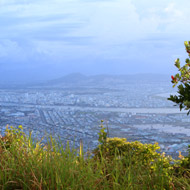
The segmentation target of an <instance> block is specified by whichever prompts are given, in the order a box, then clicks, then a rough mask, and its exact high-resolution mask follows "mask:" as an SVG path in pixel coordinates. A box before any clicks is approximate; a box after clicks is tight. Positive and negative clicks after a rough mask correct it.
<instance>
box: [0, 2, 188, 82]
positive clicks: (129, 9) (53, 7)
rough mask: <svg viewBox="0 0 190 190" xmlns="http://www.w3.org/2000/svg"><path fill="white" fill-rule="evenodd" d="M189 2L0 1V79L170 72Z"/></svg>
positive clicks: (179, 52)
mask: <svg viewBox="0 0 190 190" xmlns="http://www.w3.org/2000/svg"><path fill="white" fill-rule="evenodd" d="M189 7H190V1H189V0H180V1H179V0H159V1H156V0H30V1H29V0H0V79H1V80H13V79H14V80H34V79H35V80H38V79H51V78H58V77H61V76H63V75H66V74H69V73H73V72H80V73H83V74H86V75H91V74H103V73H105V74H135V73H163V74H172V73H174V74H175V72H177V70H176V69H175V67H174V61H175V59H176V58H178V57H179V58H181V60H182V62H183V61H184V60H185V58H186V57H187V54H186V53H185V48H184V44H183V43H184V41H185V40H189V34H190V25H189Z"/></svg>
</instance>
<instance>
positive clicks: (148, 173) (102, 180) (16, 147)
mask: <svg viewBox="0 0 190 190" xmlns="http://www.w3.org/2000/svg"><path fill="white" fill-rule="evenodd" d="M0 145H1V146H0V188H1V189H3V190H11V189H23V190H29V189H31V190H46V189H51V190H110V189H114V190H141V189H142V190H148V189H149V190H154V189H155V190H156V189H158V190H164V189H168V190H170V189H173V190H174V189H190V183H189V177H188V176H187V175H188V173H186V176H185V177H184V174H183V172H181V173H179V172H178V176H177V175H176V174H175V172H174V170H172V169H171V168H170V167H172V165H168V166H167V167H166V164H165V163H166V162H165V159H166V158H165V157H162V156H161V157H160V158H159V159H157V160H153V161H152V163H154V167H153V168H151V167H152V165H151V162H150V163H149V164H145V162H144V158H139V157H138V158H137V157H134V155H131V154H130V152H129V153H128V154H127V156H126V155H125V156H122V155H121V154H120V153H119V152H118V150H117V149H115V153H114V155H113V156H112V157H108V156H105V154H104V152H103V150H102V149H101V148H99V151H98V153H99V154H98V156H97V155H96V154H86V153H83V150H82V145H81V147H80V149H79V150H77V149H74V148H72V147H70V146H69V143H67V145H66V148H64V147H65V146H64V145H63V144H61V143H60V142H58V141H56V140H55V139H53V138H52V137H51V136H49V137H48V138H47V143H46V144H42V143H41V141H35V140H34V139H32V135H31V134H30V135H29V136H27V135H26V134H25V133H24V132H23V130H22V128H21V127H20V129H15V128H12V129H8V128H7V131H6V135H5V136H4V137H3V138H1V139H0ZM139 156H140V155H139ZM134 160H137V162H134Z"/></svg>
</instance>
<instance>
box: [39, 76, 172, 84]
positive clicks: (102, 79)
mask: <svg viewBox="0 0 190 190" xmlns="http://www.w3.org/2000/svg"><path fill="white" fill-rule="evenodd" d="M131 82H147V83H151V82H168V83H170V76H169V75H162V74H134V75H92V76H86V75H83V74H80V73H73V74H70V75H66V76H63V77H61V78H58V79H54V80H50V81H47V82H45V83H44V84H43V86H44V85H45V86H58V87H61V86H65V85H66V86H68V85H69V86H70V85H72V86H86V85H93V86H94V85H96V86H102V85H104V86H105V85H109V84H110V85H117V84H126V83H131Z"/></svg>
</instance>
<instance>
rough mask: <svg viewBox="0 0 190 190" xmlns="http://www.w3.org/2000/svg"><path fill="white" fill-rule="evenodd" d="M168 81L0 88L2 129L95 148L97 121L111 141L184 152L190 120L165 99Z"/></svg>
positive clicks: (0, 121)
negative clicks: (17, 128)
mask: <svg viewBox="0 0 190 190" xmlns="http://www.w3.org/2000/svg"><path fill="white" fill-rule="evenodd" d="M172 92H174V90H173V89H172V88H171V85H170V83H167V82H157V83H156V84H155V83H147V82H139V83H137V82H134V83H126V84H118V85H117V86H115V85H113V86H111V85H110V86H109V87H107V88H105V87H104V85H103V84H102V86H99V87H97V86H96V85H95V86H88V85H86V86H83V87H80V88H79V87H72V86H70V87H67V88H58V87H57V86H56V88H55V87H52V88H50V87H47V86H46V87H43V88H39V87H32V88H19V89H1V90H0V103H1V107H0V115H1V118H0V125H1V133H4V131H5V128H6V125H9V126H19V125H22V126H23V127H24V130H25V131H26V132H29V131H32V133H33V135H34V136H35V137H37V138H41V137H43V136H44V135H45V134H52V135H53V136H55V137H56V138H60V139H61V141H63V142H66V141H69V142H70V143H71V144H75V146H79V143H80V141H81V140H82V141H83V144H84V147H85V149H93V148H94V147H95V146H96V145H97V143H98V141H97V139H98V131H99V130H100V121H101V120H104V125H105V126H106V128H107V129H108V135H109V136H110V137H115V136H117V137H124V138H127V140H129V141H135V140H138V141H141V142H143V143H155V142H158V143H159V144H160V146H161V148H162V151H165V152H168V153H169V154H176V153H177V152H178V151H179V150H180V151H182V152H185V151H186V150H187V146H188V144H189V143H190V140H189V136H190V128H189V122H190V118H189V117H188V116H187V115H186V112H183V111H182V112H180V111H179V109H178V107H174V104H173V103H172V102H170V101H168V100H167V97H169V95H170V93H172Z"/></svg>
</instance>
